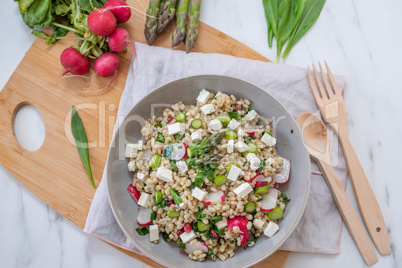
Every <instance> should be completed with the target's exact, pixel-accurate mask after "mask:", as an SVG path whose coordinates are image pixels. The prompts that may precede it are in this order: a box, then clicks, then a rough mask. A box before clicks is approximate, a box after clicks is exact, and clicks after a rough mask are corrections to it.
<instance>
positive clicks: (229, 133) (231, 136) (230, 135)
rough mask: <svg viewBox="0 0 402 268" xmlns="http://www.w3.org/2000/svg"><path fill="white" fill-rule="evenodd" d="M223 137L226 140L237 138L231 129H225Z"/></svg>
mask: <svg viewBox="0 0 402 268" xmlns="http://www.w3.org/2000/svg"><path fill="white" fill-rule="evenodd" d="M225 139H227V140H235V139H237V133H236V132H235V131H233V130H231V129H228V130H226V132H225Z"/></svg>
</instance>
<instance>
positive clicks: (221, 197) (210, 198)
mask: <svg viewBox="0 0 402 268" xmlns="http://www.w3.org/2000/svg"><path fill="white" fill-rule="evenodd" d="M224 201H225V193H224V192H223V191H217V192H214V193H209V194H208V195H207V197H206V198H205V199H204V200H202V203H204V204H205V205H207V206H209V205H211V204H217V203H222V202H224Z"/></svg>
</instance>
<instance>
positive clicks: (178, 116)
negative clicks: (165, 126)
mask: <svg viewBox="0 0 402 268" xmlns="http://www.w3.org/2000/svg"><path fill="white" fill-rule="evenodd" d="M175 119H176V121H177V122H180V123H184V122H186V114H185V113H178V114H176V116H175Z"/></svg>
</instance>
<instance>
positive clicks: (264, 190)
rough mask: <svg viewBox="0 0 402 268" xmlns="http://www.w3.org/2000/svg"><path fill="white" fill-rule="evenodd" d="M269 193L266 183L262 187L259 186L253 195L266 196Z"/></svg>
mask: <svg viewBox="0 0 402 268" xmlns="http://www.w3.org/2000/svg"><path fill="white" fill-rule="evenodd" d="M268 192H269V185H268V183H267V184H265V185H264V186H260V187H257V188H255V190H254V193H255V194H259V195H264V194H267V193H268Z"/></svg>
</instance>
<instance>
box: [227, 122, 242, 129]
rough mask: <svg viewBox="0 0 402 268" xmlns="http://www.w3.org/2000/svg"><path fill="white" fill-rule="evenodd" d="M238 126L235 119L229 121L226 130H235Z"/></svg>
mask: <svg viewBox="0 0 402 268" xmlns="http://www.w3.org/2000/svg"><path fill="white" fill-rule="evenodd" d="M238 126H240V123H239V122H238V121H237V120H235V119H232V120H230V122H229V124H228V128H230V129H233V130H235V129H236V128H237V127H238Z"/></svg>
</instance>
